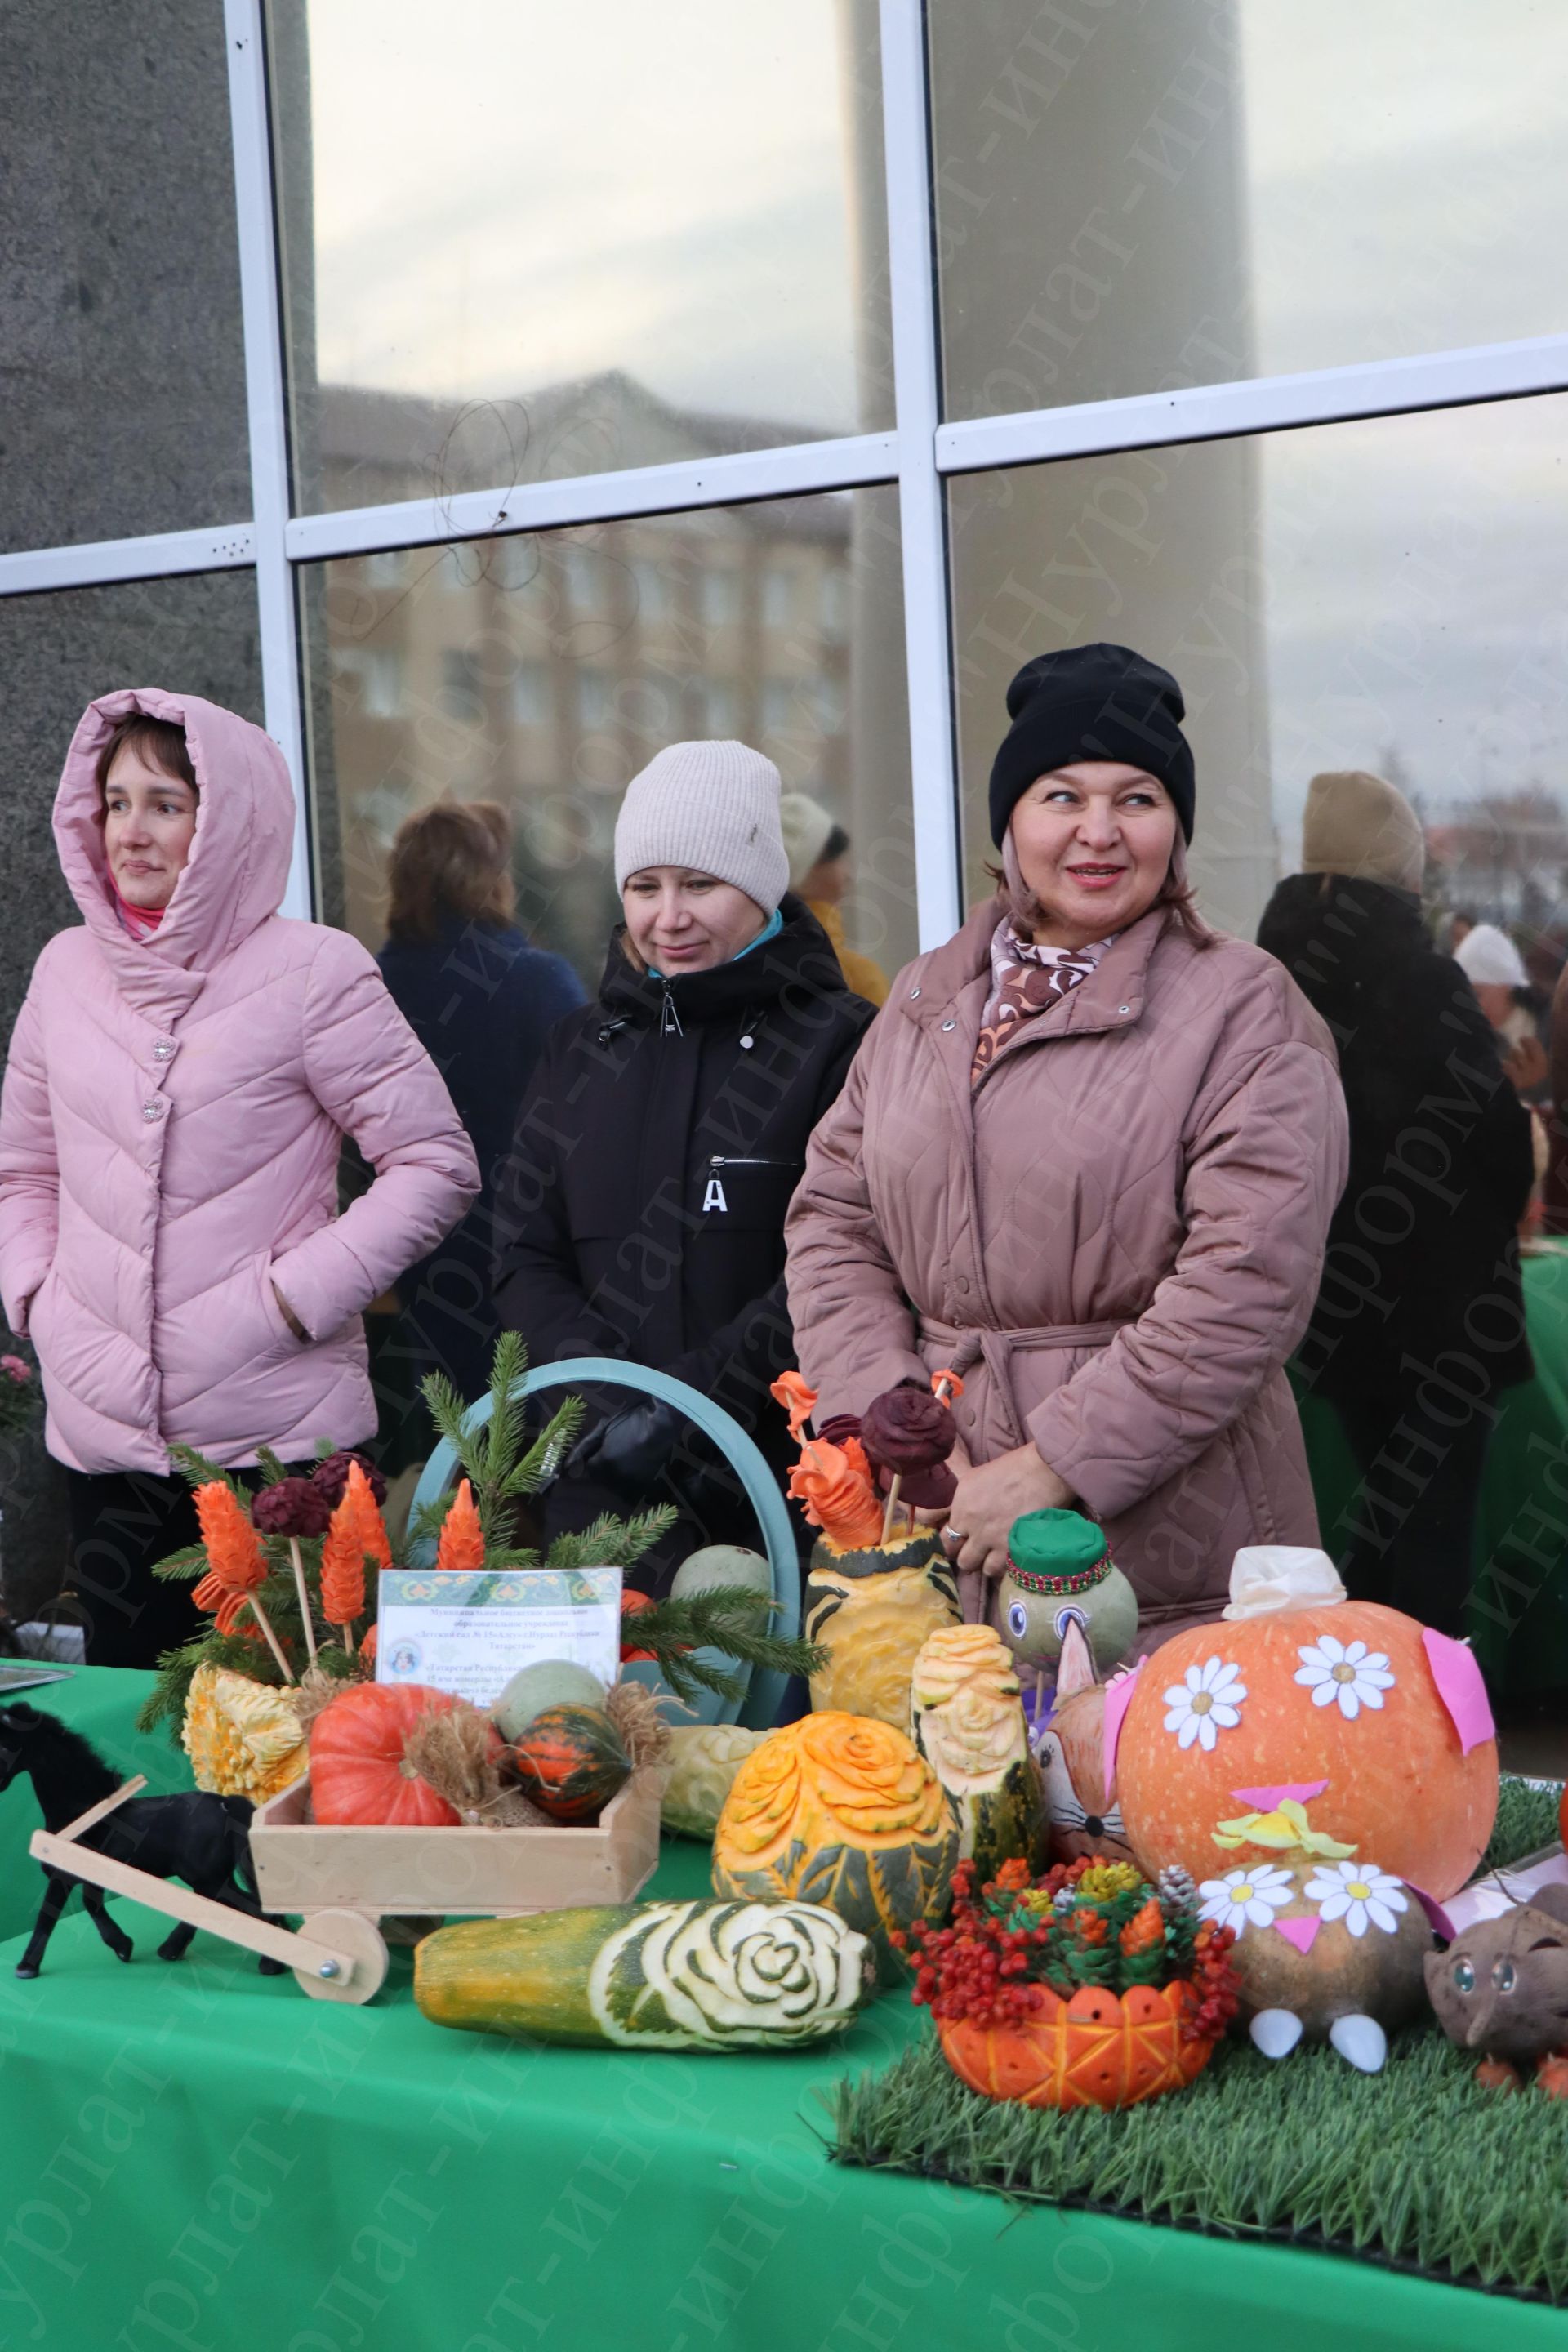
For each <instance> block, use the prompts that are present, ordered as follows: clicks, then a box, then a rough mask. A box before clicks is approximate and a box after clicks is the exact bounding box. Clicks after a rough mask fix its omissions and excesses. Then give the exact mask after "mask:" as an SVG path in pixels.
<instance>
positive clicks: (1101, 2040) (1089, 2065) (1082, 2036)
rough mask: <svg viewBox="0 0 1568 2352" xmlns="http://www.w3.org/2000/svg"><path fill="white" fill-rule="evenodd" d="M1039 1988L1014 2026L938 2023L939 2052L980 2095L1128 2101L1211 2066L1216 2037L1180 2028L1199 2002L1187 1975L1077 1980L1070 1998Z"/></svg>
mask: <svg viewBox="0 0 1568 2352" xmlns="http://www.w3.org/2000/svg"><path fill="white" fill-rule="evenodd" d="M1044 1990H1045V1996H1046V1998H1045V2006H1044V2008H1043V2009H1040V2010H1037V2011H1036V2013H1035V2015H1034V2016H1033V2017H1030V2018H1026V2019H1025V2020H1024V2021H1022V2022H1020V2023H1018V2024H1015V2025H976V2024H975V2023H973V2021H972V2020H970V2019H968V2018H961V2019H957V2020H955V2021H952V2023H942V2022H939V2024H938V2027H937V2031H938V2033H939V2034H940V2036H941V2039H942V2055H943V2056H944V2057H945V2059H946V2060H947V2063H948V2064H949V2065H950V2066H951V2067H952V2071H953V2073H954V2074H956V2075H957V2076H958V2078H959V2080H960V2082H963V2083H967V2084H968V2085H969V2088H970V2089H971V2090H972V2091H978V2092H979V2094H980V2095H981V2097H982V2098H984V2099H1016V2101H1017V2102H1018V2103H1019V2105H1022V2106H1026V2107H1131V2106H1136V2105H1137V2104H1138V2102H1139V2101H1140V2100H1141V2099H1153V2098H1158V2097H1159V2096H1160V2095H1161V2093H1162V2092H1164V2091H1181V2090H1184V2089H1185V2088H1186V2086H1187V2084H1189V2083H1191V2082H1194V2081H1195V2080H1196V2079H1197V2077H1198V2075H1200V2074H1202V2073H1203V2070H1204V2068H1205V2066H1206V2065H1207V2064H1208V2062H1209V2057H1210V2054H1211V2053H1212V2052H1213V2049H1214V2043H1213V2042H1210V2041H1207V2040H1195V2039H1192V2038H1190V2037H1188V2036H1187V2035H1186V2034H1185V2032H1184V2026H1185V2024H1186V2021H1187V2020H1188V2018H1189V2017H1190V2016H1191V2014H1192V2012H1193V2011H1194V2008H1195V2006H1196V2002H1197V1996H1196V1994H1195V1993H1194V1990H1193V1988H1192V1986H1191V1984H1189V1983H1188V1981H1187V1980H1186V1979H1185V1978H1178V1979H1174V1980H1173V1982H1172V1983H1170V1984H1167V1985H1162V1986H1161V1987H1160V1988H1159V1989H1158V1990H1156V1989H1155V1988H1154V1986H1152V1985H1133V1986H1131V1988H1130V1990H1128V1991H1126V1992H1124V1993H1114V1992H1110V1991H1108V1990H1107V1989H1106V1988H1105V1987H1104V1986H1103V1985H1080V1986H1079V1990H1078V1991H1077V1992H1075V1993H1073V1994H1072V1995H1071V1997H1070V1998H1069V1999H1068V2000H1063V1999H1062V1997H1061V1995H1060V1994H1059V1993H1057V1992H1052V1991H1051V1990H1050V1989H1049V1988H1048V1987H1046V1988H1044Z"/></svg>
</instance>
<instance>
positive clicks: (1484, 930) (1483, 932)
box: [1454, 923, 1530, 988]
mask: <svg viewBox="0 0 1568 2352" xmlns="http://www.w3.org/2000/svg"><path fill="white" fill-rule="evenodd" d="M1454 961H1455V962H1456V963H1457V964H1458V967H1459V970H1460V971H1462V972H1463V973H1464V974H1465V977H1466V978H1467V979H1468V981H1470V982H1472V983H1475V982H1479V985H1480V986H1481V987H1482V988H1486V987H1488V986H1490V987H1492V988H1528V987H1529V985H1530V974H1529V973H1528V972H1527V971H1525V968H1524V959H1523V957H1522V956H1521V954H1520V952H1519V950H1518V949H1517V948H1516V947H1515V946H1514V943H1513V941H1512V940H1510V938H1509V935H1508V933H1507V932H1506V931H1500V930H1499V929H1498V928H1497V925H1496V924H1495V923H1478V924H1477V925H1476V928H1475V929H1474V930H1473V931H1467V932H1466V934H1465V936H1464V938H1463V939H1462V940H1460V941H1459V944H1458V947H1457V948H1456V949H1455V950H1454Z"/></svg>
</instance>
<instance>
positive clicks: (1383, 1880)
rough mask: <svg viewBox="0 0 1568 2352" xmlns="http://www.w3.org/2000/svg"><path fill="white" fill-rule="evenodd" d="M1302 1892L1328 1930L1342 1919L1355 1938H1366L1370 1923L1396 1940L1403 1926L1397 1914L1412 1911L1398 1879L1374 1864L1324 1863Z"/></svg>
mask: <svg viewBox="0 0 1568 2352" xmlns="http://www.w3.org/2000/svg"><path fill="white" fill-rule="evenodd" d="M1301 1891H1302V1893H1303V1894H1304V1895H1305V1896H1306V1898H1307V1900H1308V1902H1309V1903H1315V1904H1316V1905H1317V1906H1318V1914H1319V1916H1320V1917H1321V1920H1322V1921H1323V1924H1324V1926H1325V1927H1328V1926H1330V1925H1331V1923H1332V1922H1333V1921H1334V1920H1336V1919H1342V1920H1343V1921H1344V1923H1345V1926H1346V1927H1348V1928H1349V1929H1350V1931H1351V1934H1352V1936H1364V1935H1365V1933H1366V1931H1367V1927H1368V1924H1369V1923H1370V1924H1371V1925H1372V1926H1373V1927H1381V1928H1382V1930H1383V1932H1384V1935H1385V1936H1392V1935H1393V1933H1394V1928H1395V1927H1397V1926H1398V1924H1399V1922H1398V1921H1397V1919H1396V1918H1395V1917H1394V1913H1395V1912H1396V1911H1408V1910H1409V1908H1410V1904H1409V1900H1408V1898H1407V1896H1406V1895H1405V1889H1404V1887H1403V1886H1402V1885H1400V1883H1399V1881H1398V1879H1397V1878H1390V1876H1389V1874H1388V1873H1387V1872H1386V1871H1385V1870H1379V1868H1378V1867H1377V1864H1375V1863H1373V1862H1328V1863H1324V1864H1321V1867H1320V1868H1319V1869H1318V1870H1317V1871H1316V1872H1315V1874H1313V1876H1312V1877H1310V1879H1309V1880H1308V1881H1307V1884H1306V1885H1305V1886H1304V1887H1303V1888H1302V1890H1301Z"/></svg>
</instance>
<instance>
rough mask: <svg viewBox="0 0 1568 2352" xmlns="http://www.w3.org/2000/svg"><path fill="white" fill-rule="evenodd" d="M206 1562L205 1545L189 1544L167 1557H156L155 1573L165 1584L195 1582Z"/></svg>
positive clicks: (154, 1562)
mask: <svg viewBox="0 0 1568 2352" xmlns="http://www.w3.org/2000/svg"><path fill="white" fill-rule="evenodd" d="M206 1564H207V1556H206V1550H205V1546H203V1545H201V1544H187V1545H186V1546H185V1549H184V1551H172V1552H171V1553H170V1554H169V1556H168V1558H167V1559H155V1560H154V1561H153V1575H154V1576H156V1577H161V1578H162V1579H163V1582H164V1583H165V1584H194V1583H195V1580H196V1579H197V1577H198V1576H200V1575H201V1574H202V1573H203V1572H204V1570H205V1568H206Z"/></svg>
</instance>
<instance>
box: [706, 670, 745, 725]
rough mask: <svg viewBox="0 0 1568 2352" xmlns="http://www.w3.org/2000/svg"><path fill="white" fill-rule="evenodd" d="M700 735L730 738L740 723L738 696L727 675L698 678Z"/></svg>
mask: <svg viewBox="0 0 1568 2352" xmlns="http://www.w3.org/2000/svg"><path fill="white" fill-rule="evenodd" d="M696 699H697V731H698V733H699V734H700V735H711V736H720V737H723V738H725V739H727V740H728V739H732V738H733V737H734V736H735V734H736V733H737V731H738V730H739V728H740V724H741V706H740V698H739V697H738V696H737V694H736V692H735V688H734V686H733V684H732V682H731V680H730V679H729V678H727V677H703V678H699V680H698V682H697V690H696Z"/></svg>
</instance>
